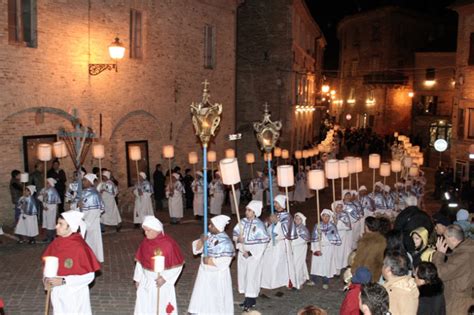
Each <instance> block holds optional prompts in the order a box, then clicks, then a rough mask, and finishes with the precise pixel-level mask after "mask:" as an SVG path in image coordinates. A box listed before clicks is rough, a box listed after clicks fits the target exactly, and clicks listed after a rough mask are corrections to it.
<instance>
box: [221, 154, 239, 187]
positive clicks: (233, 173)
mask: <svg viewBox="0 0 474 315" xmlns="http://www.w3.org/2000/svg"><path fill="white" fill-rule="evenodd" d="M219 169H220V172H221V177H222V182H223V183H224V185H235V184H237V183H239V182H240V172H239V163H238V162H237V159H236V158H231V159H223V160H220V162H219Z"/></svg>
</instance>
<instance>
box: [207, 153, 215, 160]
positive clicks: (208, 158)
mask: <svg viewBox="0 0 474 315" xmlns="http://www.w3.org/2000/svg"><path fill="white" fill-rule="evenodd" d="M207 161H208V162H215V161H217V153H216V151H207Z"/></svg>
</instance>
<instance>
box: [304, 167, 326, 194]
mask: <svg viewBox="0 0 474 315" xmlns="http://www.w3.org/2000/svg"><path fill="white" fill-rule="evenodd" d="M324 184H325V180H324V171H323V170H311V171H309V172H308V186H309V189H312V190H321V189H323V188H324V186H325V185H324Z"/></svg>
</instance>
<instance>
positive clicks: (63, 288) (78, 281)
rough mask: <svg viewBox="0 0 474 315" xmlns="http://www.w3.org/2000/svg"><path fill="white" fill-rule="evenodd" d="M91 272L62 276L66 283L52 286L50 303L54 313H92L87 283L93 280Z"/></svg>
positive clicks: (86, 314) (67, 314) (56, 314)
mask: <svg viewBox="0 0 474 315" xmlns="http://www.w3.org/2000/svg"><path fill="white" fill-rule="evenodd" d="M94 276H95V274H94V273H93V272H89V273H86V274H84V275H80V276H64V277H63V278H64V279H65V280H66V284H63V285H60V286H57V287H53V289H52V291H51V305H52V306H53V314H54V315H72V314H80V315H88V314H92V311H91V302H90V297H89V284H90V283H91V282H92V281H93V280H94Z"/></svg>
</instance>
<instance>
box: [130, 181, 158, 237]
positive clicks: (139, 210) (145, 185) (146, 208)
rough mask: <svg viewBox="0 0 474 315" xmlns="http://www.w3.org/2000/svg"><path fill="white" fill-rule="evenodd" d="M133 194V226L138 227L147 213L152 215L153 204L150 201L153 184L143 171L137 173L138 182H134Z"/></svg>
mask: <svg viewBox="0 0 474 315" xmlns="http://www.w3.org/2000/svg"><path fill="white" fill-rule="evenodd" d="M133 194H134V195H135V206H134V208H133V223H134V224H135V228H138V227H139V226H140V224H142V223H143V219H144V218H145V217H146V216H147V215H153V204H152V201H151V196H152V195H153V186H152V185H151V183H150V182H149V181H148V180H147V179H146V174H145V173H144V172H140V173H139V176H138V182H137V183H136V184H135V188H134V189H133Z"/></svg>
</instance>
